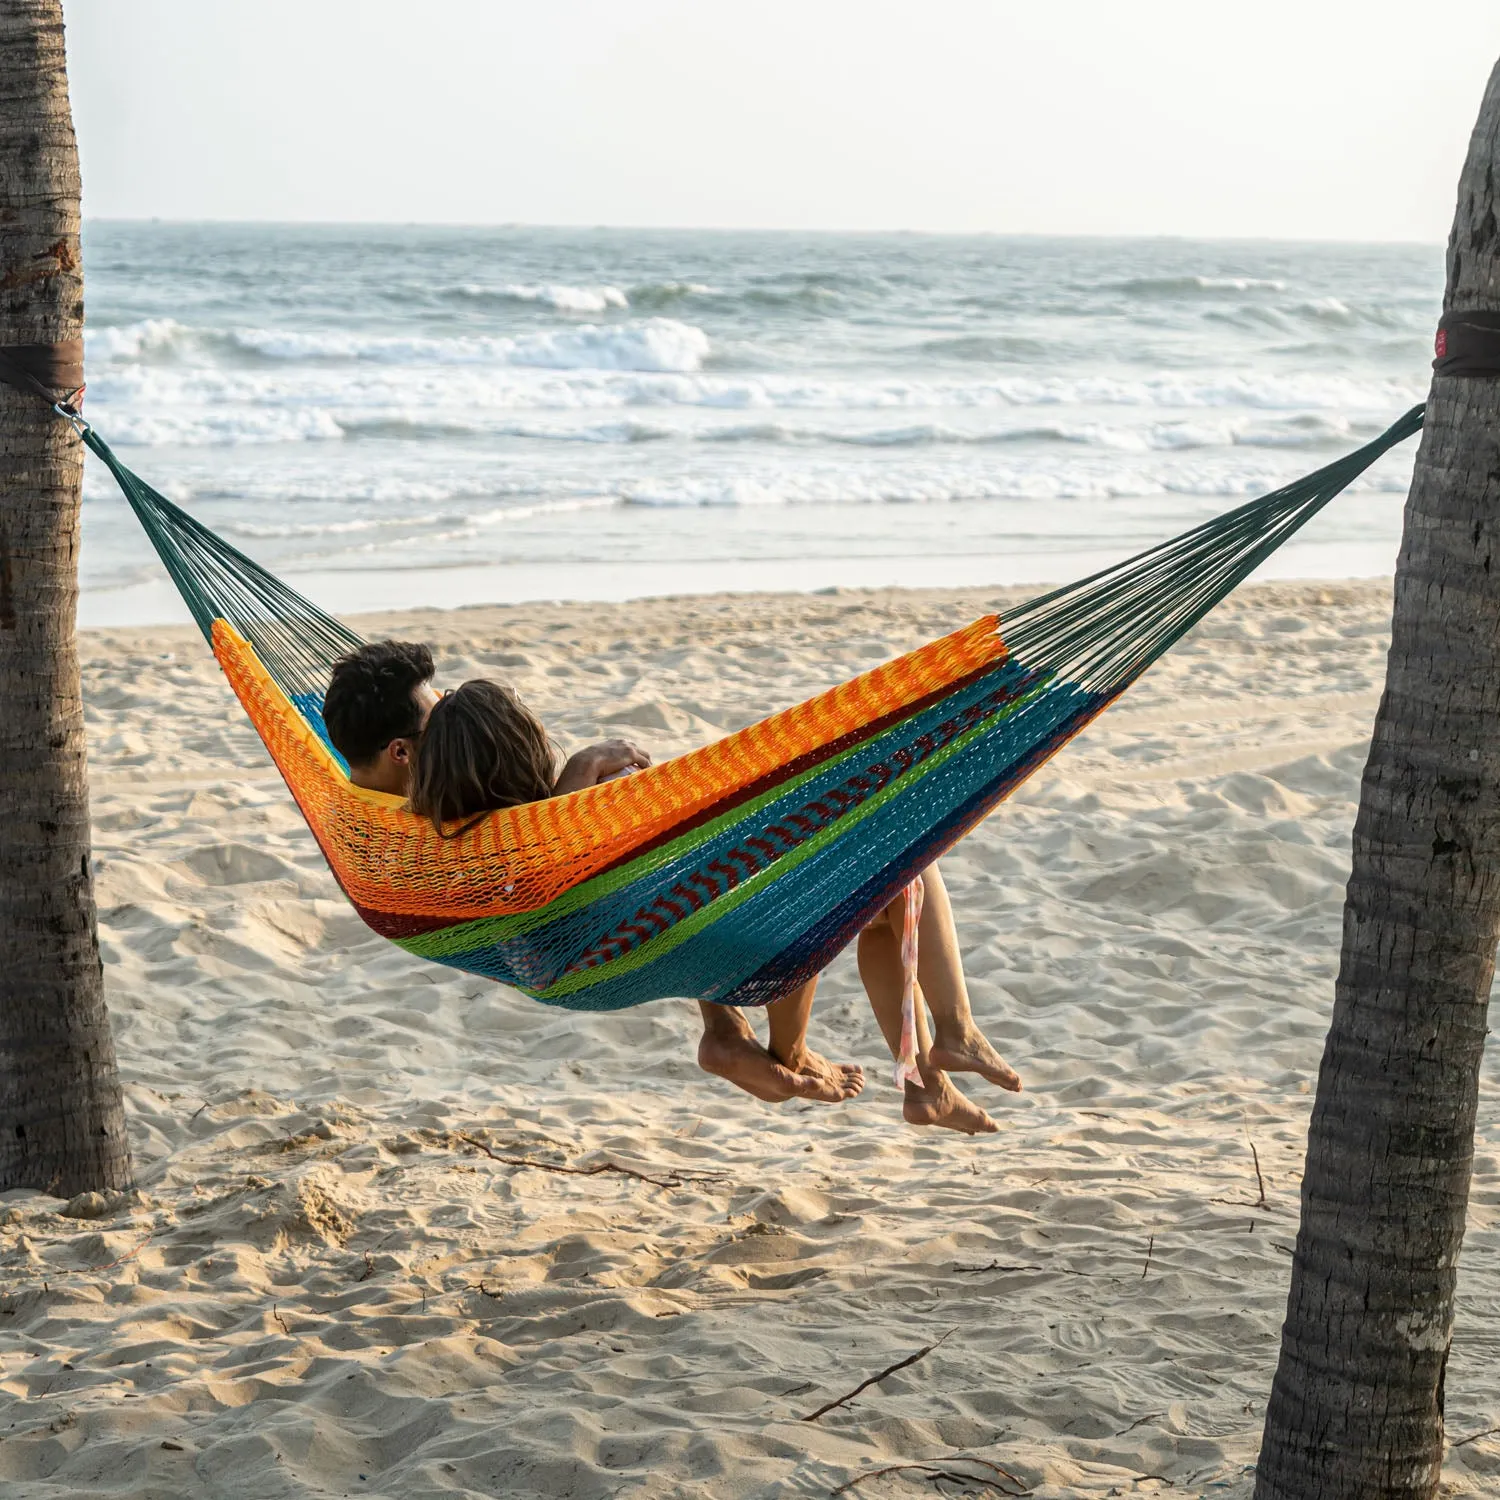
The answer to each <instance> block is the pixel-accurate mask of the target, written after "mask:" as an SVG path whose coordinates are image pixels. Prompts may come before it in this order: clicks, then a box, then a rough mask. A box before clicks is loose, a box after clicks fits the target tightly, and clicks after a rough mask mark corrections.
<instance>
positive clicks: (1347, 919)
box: [1255, 65, 1500, 1500]
mask: <svg viewBox="0 0 1500 1500" xmlns="http://www.w3.org/2000/svg"><path fill="white" fill-rule="evenodd" d="M1497 175H1500V65H1497V66H1496V69H1495V71H1494V72H1493V73H1492V74H1491V75H1490V81H1489V86H1488V89H1487V90H1486V93H1485V97H1484V104H1483V106H1482V108H1481V110H1480V114H1479V121H1478V124H1477V125H1476V126H1475V129H1474V135H1473V139H1472V141H1471V143H1470V146H1469V157H1468V161H1467V163H1466V164H1465V166H1464V170H1463V176H1462V178H1461V179H1460V182H1459V191H1458V211H1457V215H1456V217H1455V219H1454V224H1453V234H1452V237H1451V238H1450V240H1449V244H1448V287H1447V293H1446V297H1445V310H1446V311H1462V312H1472V311H1485V312H1500V226H1497V222H1496V212H1497V199H1496V177H1497ZM1497 938H1500V379H1493V378H1490V379H1459V378H1455V377H1453V376H1435V377H1434V379H1433V382H1432V392H1431V396H1430V398H1429V400H1428V403H1427V422H1426V429H1425V431H1424V433H1423V436H1422V446H1421V449H1420V451H1419V453H1418V455H1417V466H1416V474H1415V476H1414V478H1413V480H1412V487H1411V493H1410V496H1409V498H1408V500H1407V505H1406V521H1405V534H1404V538H1403V541H1402V546H1401V555H1400V559H1399V561H1398V563H1397V567H1396V603H1395V615H1394V620H1393V630H1392V640H1391V650H1390V657H1389V661H1388V663H1387V668H1386V687H1385V694H1384V697H1383V698H1382V700H1381V704H1380V710H1379V713H1378V715H1377V717H1376V720H1375V734H1374V741H1373V743H1372V744H1371V747H1370V758H1369V763H1368V764H1367V765H1366V767H1365V775H1364V785H1363V788H1362V791H1361V795H1360V806H1359V817H1358V820H1357V822H1356V824H1355V829H1354V871H1353V876H1352V878H1351V879H1350V882H1349V889H1348V894H1347V897H1346V901H1345V906H1344V946H1343V963H1342V967H1341V970H1340V974H1339V979H1338V986H1337V990H1336V992H1335V998H1334V1011H1333V1024H1332V1028H1331V1030H1330V1031H1329V1034H1328V1042H1327V1046H1326V1048H1325V1050H1324V1053H1323V1065H1322V1071H1321V1073H1320V1075H1319V1078H1318V1093H1317V1099H1316V1102H1315V1104H1314V1106H1313V1117H1312V1128H1311V1132H1310V1135H1309V1139H1308V1148H1307V1170H1306V1175H1305V1177H1304V1179H1303V1184H1302V1225H1301V1229H1300V1232H1299V1233H1298V1236H1297V1249H1296V1256H1295V1259H1294V1261H1293V1264H1292V1285H1291V1293H1290V1296H1289V1298H1288V1301H1287V1316H1286V1323H1285V1326H1284V1328H1283V1330H1282V1343H1281V1362H1280V1365H1279V1367H1278V1368H1277V1372H1276V1381H1275V1385H1274V1388H1273V1390H1272V1394H1271V1399H1270V1402H1269V1404H1268V1406H1267V1408H1266V1426H1265V1437H1264V1440H1263V1445H1262V1448H1261V1455H1260V1464H1259V1469H1258V1478H1257V1482H1256V1488H1255V1494H1256V1497H1257V1500H1294V1497H1295V1500H1304V1497H1305V1500H1311V1497H1317V1500H1385V1497H1397V1496H1399V1497H1402V1500H1410V1497H1418V1496H1421V1497H1428V1496H1432V1495H1434V1494H1435V1493H1436V1491H1437V1485H1438V1475H1439V1470H1440V1469H1441V1467H1442V1459H1443V1377H1444V1372H1445V1370H1446V1367H1447V1362H1448V1350H1449V1347H1450V1344H1451V1341H1452V1331H1453V1291H1454V1283H1455V1280H1456V1277H1457V1270H1458V1255H1459V1248H1460V1246H1461V1244H1462V1242H1463V1233H1464V1215H1465V1211H1466V1209H1467V1206H1468V1195H1469V1177H1470V1172H1471V1169H1472V1165H1473V1157H1474V1116H1475V1109H1476V1105H1477V1098H1478V1088H1479V1065H1480V1059H1481V1054H1482V1052H1483V1048H1484V1036H1485V1018H1486V1012H1487V1009H1488V1004H1489V992H1490V982H1491V980H1492V978H1493V977H1494V968H1495V944H1496V940H1497Z"/></svg>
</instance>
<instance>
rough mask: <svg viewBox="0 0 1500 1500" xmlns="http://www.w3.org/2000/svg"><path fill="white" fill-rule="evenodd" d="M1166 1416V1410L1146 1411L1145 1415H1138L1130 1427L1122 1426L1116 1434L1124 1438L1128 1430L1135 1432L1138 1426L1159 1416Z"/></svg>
mask: <svg viewBox="0 0 1500 1500" xmlns="http://www.w3.org/2000/svg"><path fill="white" fill-rule="evenodd" d="M1164 1416H1166V1412H1164V1411H1149V1412H1147V1413H1146V1415H1145V1416H1144V1417H1137V1418H1136V1419H1135V1421H1133V1422H1132V1423H1131V1424H1130V1426H1129V1427H1122V1428H1121V1429H1120V1430H1119V1431H1118V1432H1117V1433H1116V1434H1115V1436H1116V1437H1117V1438H1122V1437H1124V1436H1125V1434H1126V1433H1127V1432H1134V1431H1135V1430H1136V1428H1137V1427H1141V1426H1144V1424H1145V1423H1147V1422H1154V1421H1155V1420H1156V1419H1157V1418H1158V1417H1164Z"/></svg>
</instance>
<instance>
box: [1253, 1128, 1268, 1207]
mask: <svg viewBox="0 0 1500 1500" xmlns="http://www.w3.org/2000/svg"><path fill="white" fill-rule="evenodd" d="M1250 1159H1251V1161H1253V1162H1254V1163H1255V1181H1256V1183H1257V1185H1258V1186H1259V1188H1260V1197H1259V1198H1258V1199H1257V1200H1256V1204H1255V1206H1256V1207H1257V1208H1269V1207H1270V1206H1271V1205H1270V1204H1269V1203H1267V1202H1266V1179H1265V1178H1264V1177H1262V1176H1261V1175H1260V1152H1259V1151H1257V1150H1256V1149H1255V1142H1254V1141H1251V1142H1250Z"/></svg>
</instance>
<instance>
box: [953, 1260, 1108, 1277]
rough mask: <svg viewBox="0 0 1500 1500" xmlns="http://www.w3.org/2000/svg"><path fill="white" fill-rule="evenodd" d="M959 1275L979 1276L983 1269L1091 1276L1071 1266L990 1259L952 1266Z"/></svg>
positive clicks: (1090, 1273) (1089, 1273) (1089, 1272)
mask: <svg viewBox="0 0 1500 1500" xmlns="http://www.w3.org/2000/svg"><path fill="white" fill-rule="evenodd" d="M953 1269H954V1271H955V1272H956V1273H957V1274H958V1275H960V1276H979V1275H982V1274H983V1273H984V1272H985V1271H1045V1272H1046V1273H1047V1275H1049V1276H1092V1275H1093V1274H1094V1273H1093V1272H1092V1271H1079V1270H1076V1269H1075V1268H1074V1267H1072V1266H1034V1265H1028V1264H1021V1263H1018V1264H1016V1265H1007V1264H1006V1263H1005V1262H1004V1261H998V1260H992V1261H991V1262H990V1263H989V1264H988V1265H985V1266H959V1265H955V1266H954V1267H953Z"/></svg>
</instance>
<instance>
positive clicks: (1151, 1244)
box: [1141, 1234, 1156, 1281]
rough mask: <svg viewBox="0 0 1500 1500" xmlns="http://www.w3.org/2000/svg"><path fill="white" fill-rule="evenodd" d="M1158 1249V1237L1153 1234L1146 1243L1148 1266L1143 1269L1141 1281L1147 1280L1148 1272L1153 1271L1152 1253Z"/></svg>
mask: <svg viewBox="0 0 1500 1500" xmlns="http://www.w3.org/2000/svg"><path fill="white" fill-rule="evenodd" d="M1155 1249H1156V1236H1155V1235H1154V1234H1153V1235H1152V1236H1151V1238H1150V1239H1148V1240H1147V1241H1146V1264H1145V1265H1143V1266H1142V1267H1141V1280H1142V1281H1144V1280H1145V1279H1146V1272H1147V1271H1149V1270H1150V1269H1151V1252H1152V1251H1153V1250H1155Z"/></svg>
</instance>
